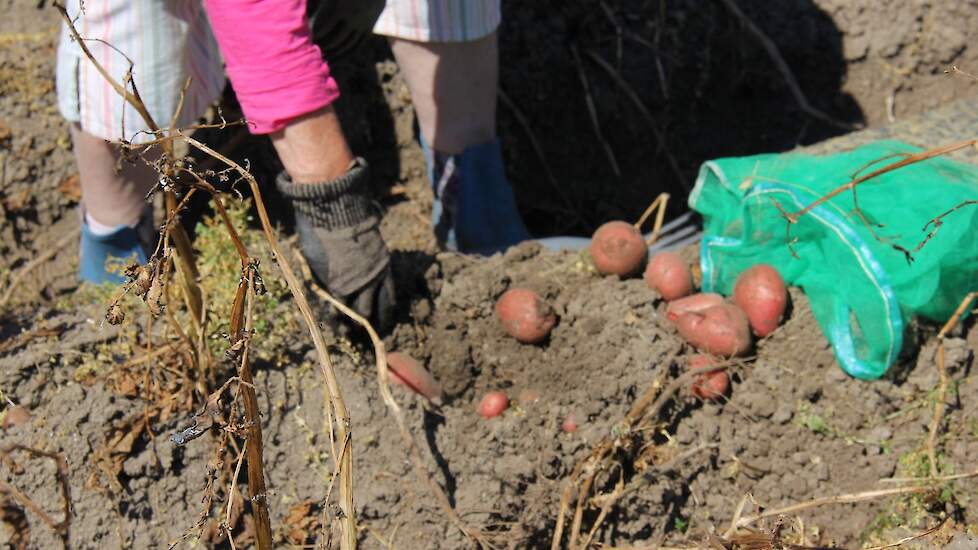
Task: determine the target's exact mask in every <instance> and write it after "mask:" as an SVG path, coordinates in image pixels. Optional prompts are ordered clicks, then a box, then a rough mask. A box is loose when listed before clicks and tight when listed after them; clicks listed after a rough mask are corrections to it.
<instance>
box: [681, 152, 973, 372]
mask: <svg viewBox="0 0 978 550" xmlns="http://www.w3.org/2000/svg"><path fill="white" fill-rule="evenodd" d="M918 151H920V149H918V148H915V147H912V146H910V145H907V144H904V143H901V142H897V141H880V142H876V143H871V144H869V145H866V146H863V147H860V148H858V149H854V150H852V151H848V152H844V153H839V154H834V155H826V156H814V155H807V154H802V153H786V154H769V155H758V156H752V157H742V158H726V159H720V160H715V161H710V162H707V163H705V164H704V165H703V166H702V168H701V169H700V173H699V176H698V177H697V181H696V186H695V188H694V189H693V192H692V194H691V195H690V197H689V205H690V207H691V208H693V209H694V210H696V211H698V212H700V213H701V214H702V215H703V217H704V238H703V242H702V248H701V251H700V262H701V267H702V270H703V290H704V291H706V292H719V293H722V294H726V295H729V294H730V293H731V292H732V290H733V285H734V281H735V280H736V278H737V276H738V275H739V274H740V273H741V272H742V271H744V270H745V269H747V268H748V267H750V266H752V265H754V264H758V263H767V264H771V265H773V266H774V267H776V268H777V269H778V271H779V272H780V273H781V275H782V276H783V277H784V279H785V281H786V282H787V283H788V284H790V285H794V286H799V287H801V288H802V289H803V290H804V292H805V294H806V295H807V296H808V298H809V300H810V301H811V306H812V310H813V312H814V314H815V318H816V319H817V320H818V323H819V325H820V326H821V328H822V331H823V332H824V333H825V336H826V337H827V338H828V340H829V342H831V344H832V346H833V349H834V351H835V356H836V358H837V359H838V361H839V363H840V365H841V366H842V368H843V369H844V370H845V371H846V372H847V373H849V374H850V375H852V376H855V377H857V378H862V379H866V380H871V379H875V378H878V377H880V376H882V375H883V373H885V372H886V370H887V369H888V368H889V367H890V365H892V364H893V362H894V361H895V360H896V358H897V356H898V354H899V352H900V347H901V345H902V343H903V329H904V326H905V324H906V321H907V320H908V319H909V318H910V316H913V315H920V316H921V317H925V318H927V319H930V320H933V321H938V322H944V321H946V320H947V319H948V318H949V317H950V316H951V314H952V313H953V312H954V310H955V308H956V307H957V305H958V303H959V302H960V301H961V300H962V299H963V298H964V296H965V294H967V293H968V292H969V291H971V290H974V289H976V288H978V281H976V276H978V207H966V208H961V209H959V210H957V211H955V212H954V213H953V214H951V215H950V216H948V217H947V218H945V220H944V224H943V226H941V227H940V230H939V231H938V233H937V234H936V235H934V237H933V238H932V239H931V240H930V241H928V242H927V244H926V245H925V246H924V247H923V248H922V249H921V250H920V251H919V252H916V253H914V256H913V261H912V262H910V261H908V260H907V258H906V257H905V255H904V254H903V253H901V252H900V251H899V250H897V249H895V248H894V245H898V246H901V247H903V248H905V249H908V250H911V251H912V250H913V249H914V248H915V247H916V246H917V245H918V244H919V243H920V242H921V241H922V240H923V238H924V237H925V235H927V233H928V232H929V231H930V230H932V229H933V225H931V226H930V227H929V228H927V230H926V231H925V225H926V224H927V223H928V221H930V220H932V219H933V218H935V217H936V216H938V215H940V214H941V213H943V212H945V211H947V210H949V209H951V208H953V207H955V206H957V205H959V204H961V203H962V202H963V201H967V200H975V199H978V168H976V167H975V166H972V165H969V164H963V163H960V162H955V161H951V160H947V159H945V158H935V159H931V160H927V161H924V162H920V163H916V164H911V165H909V166H906V167H904V168H900V169H897V170H894V171H892V172H889V173H887V174H884V175H882V176H880V177H878V178H874V179H871V180H868V181H867V182H865V183H863V184H860V185H859V186H858V187H857V188H856V189H857V197H856V199H857V200H858V204H859V209H858V210H857V209H855V208H854V202H853V200H854V199H853V194H852V193H851V192H845V193H842V194H840V195H838V196H836V197H835V198H833V199H831V200H830V201H828V202H826V203H824V204H822V205H820V206H818V207H816V208H815V209H814V210H812V211H811V212H810V213H808V214H806V215H804V216H802V217H801V218H800V219H799V220H798V223H796V224H793V225H792V226H791V229H790V235H789V234H788V233H787V221H786V220H785V218H784V216H783V215H782V213H781V211H780V210H779V209H778V206H777V205H780V206H781V207H782V208H783V209H784V210H785V211H787V212H796V211H798V210H801V209H802V208H804V207H805V206H807V205H809V204H811V203H812V202H814V201H815V200H816V199H818V198H819V197H821V196H823V195H825V194H826V193H828V192H829V191H831V190H833V189H835V188H837V187H838V186H840V185H843V184H845V183H847V182H848V181H850V180H851V179H852V178H853V176H854V175H856V174H864V173H867V172H868V170H874V169H876V168H880V167H882V166H885V165H886V164H889V163H892V162H897V161H898V160H899V159H900V155H902V154H906V153H911V154H912V153H916V152H918ZM881 159H884V160H881ZM870 165H871V167H870V168H868V169H867V167H868V166H870ZM859 212H862V214H863V216H864V217H865V218H866V220H867V221H866V222H864V221H863V220H862V219H861V217H860V216H859V215H858V213H859ZM867 223H869V224H872V230H871V229H870V228H869V226H868V225H867ZM874 232H875V234H876V235H875V237H874V235H873V233H874ZM789 239H790V242H791V243H792V244H791V246H790V247H789ZM792 251H794V255H793V254H792Z"/></svg>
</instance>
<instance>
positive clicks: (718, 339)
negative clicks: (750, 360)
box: [676, 303, 751, 357]
mask: <svg viewBox="0 0 978 550" xmlns="http://www.w3.org/2000/svg"><path fill="white" fill-rule="evenodd" d="M676 327H677V328H678V329H679V334H680V335H682V337H683V338H685V339H686V341H687V342H689V343H690V344H693V345H694V346H696V348H697V349H699V350H701V351H705V352H706V353H709V354H712V355H720V356H723V357H733V356H735V355H741V354H743V353H745V352H747V350H749V349H750V346H751V337H750V321H748V320H747V314H746V313H744V312H743V311H741V310H740V308H739V307H737V306H735V305H733V304H727V303H723V304H720V305H718V306H713V307H710V308H707V309H705V310H703V311H699V312H692V313H686V314H684V315H682V316H680V317H679V319H677V320H676Z"/></svg>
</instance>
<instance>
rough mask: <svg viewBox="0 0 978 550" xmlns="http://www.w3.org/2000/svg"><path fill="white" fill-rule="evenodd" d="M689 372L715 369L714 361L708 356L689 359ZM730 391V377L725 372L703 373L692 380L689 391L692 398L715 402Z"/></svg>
mask: <svg viewBox="0 0 978 550" xmlns="http://www.w3.org/2000/svg"><path fill="white" fill-rule="evenodd" d="M688 364H689V370H691V371H695V370H706V369H709V368H710V367H715V366H716V365H717V364H718V363H717V361H716V359H714V358H713V357H711V356H709V355H703V354H699V353H698V354H696V355H693V356H692V357H690V358H689V363H688ZM728 389H730V376H729V375H728V374H727V371H725V370H717V371H713V372H705V373H703V374H701V375H699V376H696V377H694V378H693V381H692V383H691V384H690V386H689V391H690V393H691V394H693V396H694V397H698V398H700V399H703V400H704V401H716V400H718V399H720V398H722V397H723V396H724V395H726V394H727V390H728Z"/></svg>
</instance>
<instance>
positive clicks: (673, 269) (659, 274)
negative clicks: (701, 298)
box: [645, 251, 693, 302]
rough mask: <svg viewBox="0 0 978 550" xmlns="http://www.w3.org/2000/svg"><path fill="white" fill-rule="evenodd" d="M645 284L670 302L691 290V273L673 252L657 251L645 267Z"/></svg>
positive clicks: (686, 294) (680, 258)
mask: <svg viewBox="0 0 978 550" xmlns="http://www.w3.org/2000/svg"><path fill="white" fill-rule="evenodd" d="M645 284H647V285H649V288H651V289H652V290H654V291H656V292H658V293H659V294H661V295H662V297H663V298H665V299H666V300H667V301H669V302H671V301H673V300H676V299H678V298H682V297H683V296H688V295H689V294H690V293H692V292H693V274H692V272H690V270H689V266H688V265H686V262H685V261H683V259H682V257H680V256H679V254H676V253H675V252H669V251H666V252H659V253H658V254H656V255H655V256H653V257H652V259H651V260H649V265H648V266H647V267H646V268H645Z"/></svg>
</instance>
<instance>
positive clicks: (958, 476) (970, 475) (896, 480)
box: [879, 470, 978, 483]
mask: <svg viewBox="0 0 978 550" xmlns="http://www.w3.org/2000/svg"><path fill="white" fill-rule="evenodd" d="M973 477H978V470H975V471H973V472H967V473H964V474H954V475H949V476H939V477H888V478H886V479H881V480H880V481H879V482H880V483H922V482H926V481H955V480H958V479H971V478H973Z"/></svg>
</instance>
